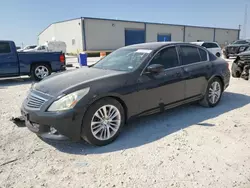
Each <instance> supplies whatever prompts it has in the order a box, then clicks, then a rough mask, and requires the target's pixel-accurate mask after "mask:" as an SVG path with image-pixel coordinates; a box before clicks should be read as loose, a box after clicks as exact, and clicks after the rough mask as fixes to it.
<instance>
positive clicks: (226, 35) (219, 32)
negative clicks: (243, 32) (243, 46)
mask: <svg viewBox="0 0 250 188" xmlns="http://www.w3.org/2000/svg"><path fill="white" fill-rule="evenodd" d="M238 34H239V31H238V30H227V29H215V41H217V42H218V44H220V45H221V46H225V45H227V44H229V43H231V42H233V41H235V40H238Z"/></svg>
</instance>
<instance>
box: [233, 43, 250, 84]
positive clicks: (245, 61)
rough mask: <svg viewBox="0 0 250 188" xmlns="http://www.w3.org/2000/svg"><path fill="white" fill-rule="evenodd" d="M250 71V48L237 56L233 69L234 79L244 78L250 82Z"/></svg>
mask: <svg viewBox="0 0 250 188" xmlns="http://www.w3.org/2000/svg"><path fill="white" fill-rule="evenodd" d="M249 69H250V47H249V48H248V50H246V51H245V52H242V53H239V54H238V55H237V56H236V59H235V60H234V62H233V64H232V68H231V72H232V76H233V77H234V78H239V77H241V78H243V79H245V80H249Z"/></svg>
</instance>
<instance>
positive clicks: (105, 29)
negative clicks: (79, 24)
mask: <svg viewBox="0 0 250 188" xmlns="http://www.w3.org/2000/svg"><path fill="white" fill-rule="evenodd" d="M84 25H85V36H86V47H87V50H89V51H91V50H93V51H94V50H115V49H117V48H120V47H123V46H125V29H144V24H143V23H132V22H119V21H109V20H98V19H84Z"/></svg>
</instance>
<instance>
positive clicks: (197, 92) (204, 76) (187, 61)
mask: <svg viewBox="0 0 250 188" xmlns="http://www.w3.org/2000/svg"><path fill="white" fill-rule="evenodd" d="M179 49H180V59H181V63H182V67H183V71H184V77H185V79H186V81H185V99H192V98H199V97H201V95H202V94H203V93H204V91H205V89H206V86H207V81H208V79H209V78H210V76H211V74H212V63H211V62H210V61H209V57H208V53H207V51H206V50H204V49H202V48H200V47H195V46H189V45H180V46H179Z"/></svg>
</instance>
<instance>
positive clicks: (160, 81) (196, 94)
mask: <svg viewBox="0 0 250 188" xmlns="http://www.w3.org/2000/svg"><path fill="white" fill-rule="evenodd" d="M229 80H230V71H229V66H228V63H227V62H226V61H225V60H223V59H221V58H217V57H216V56H215V55H213V54H212V53H210V52H209V51H208V50H206V49H205V48H203V47H200V46H197V45H193V44H189V43H175V42H156V43H143V44H136V45H131V46H126V47H123V48H120V49H118V50H116V51H114V52H112V53H111V54H109V55H108V56H106V57H105V58H103V59H101V60H100V61H99V62H97V63H96V64H94V65H92V66H91V67H89V68H88V67H86V68H81V69H77V70H73V71H69V72H66V73H64V74H55V75H51V76H50V77H47V78H45V79H44V80H42V81H41V82H39V83H37V84H35V85H33V86H32V88H31V90H30V92H29V94H28V96H27V98H26V99H25V100H24V102H23V104H22V107H21V113H22V115H23V117H24V119H25V121H26V126H27V127H28V128H29V129H30V130H31V131H33V132H34V133H36V134H37V135H39V136H41V137H43V138H50V139H59V138H60V139H61V138H62V135H63V136H66V137H67V138H70V139H72V140H80V139H81V138H83V139H85V140H86V141H87V142H89V143H91V144H94V145H98V146H102V145H106V144H109V143H111V142H112V141H114V140H115V139H116V138H117V136H118V135H119V133H120V131H121V129H122V127H123V125H124V124H125V123H127V122H128V121H129V120H131V119H133V118H135V117H138V116H143V115H149V114H153V113H157V112H160V111H164V110H167V109H170V108H173V107H176V106H179V105H183V104H186V103H190V102H195V101H198V102H200V104H202V105H203V106H206V107H215V106H216V105H217V104H218V103H219V101H220V99H221V96H222V93H223V91H224V90H225V89H226V88H227V87H228V85H229ZM187 113H188V112H187Z"/></svg>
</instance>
